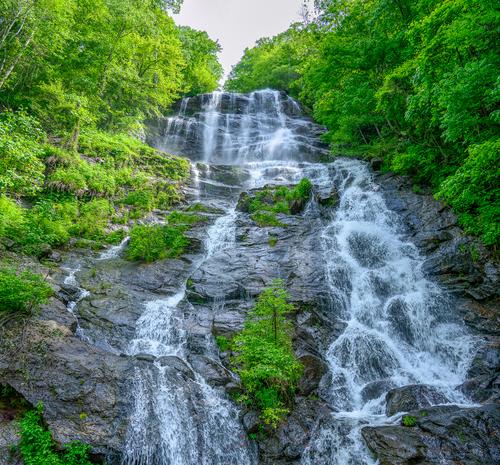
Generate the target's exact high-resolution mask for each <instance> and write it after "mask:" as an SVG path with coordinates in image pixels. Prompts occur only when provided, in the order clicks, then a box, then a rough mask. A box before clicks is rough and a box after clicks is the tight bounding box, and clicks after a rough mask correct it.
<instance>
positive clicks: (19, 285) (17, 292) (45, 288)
mask: <svg viewBox="0 0 500 465" xmlns="http://www.w3.org/2000/svg"><path fill="white" fill-rule="evenodd" d="M51 295H52V288H51V287H50V286H49V285H48V284H47V283H46V282H45V280H44V279H43V277H42V276H40V275H37V274H34V273H31V272H29V271H23V272H20V273H17V272H16V271H15V270H13V269H10V268H0V315H1V314H5V313H20V314H30V313H31V312H32V311H33V310H35V309H36V308H37V307H38V306H39V305H41V304H44V303H45V302H47V300H48V298H49V297H50V296H51Z"/></svg>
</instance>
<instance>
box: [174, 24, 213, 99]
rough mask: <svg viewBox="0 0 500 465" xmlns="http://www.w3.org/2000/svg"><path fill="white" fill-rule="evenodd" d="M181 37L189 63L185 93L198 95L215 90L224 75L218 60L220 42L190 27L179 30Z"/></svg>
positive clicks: (184, 53) (185, 56) (183, 49)
mask: <svg viewBox="0 0 500 465" xmlns="http://www.w3.org/2000/svg"><path fill="white" fill-rule="evenodd" d="M179 37H180V39H181V42H182V52H183V55H184V59H185V61H186V63H187V66H186V68H185V69H184V84H185V86H186V88H185V89H184V92H185V93H186V94H187V95H196V94H202V93H205V92H211V91H212V90H215V89H216V88H217V86H218V83H219V80H220V79H221V78H222V75H223V69H222V66H221V64H220V63H219V61H218V59H217V53H219V52H220V51H221V47H220V45H219V44H218V42H214V41H213V40H212V39H210V38H209V37H208V34H207V33H206V32H204V31H196V30H195V29H192V28H190V27H188V26H182V27H180V28H179Z"/></svg>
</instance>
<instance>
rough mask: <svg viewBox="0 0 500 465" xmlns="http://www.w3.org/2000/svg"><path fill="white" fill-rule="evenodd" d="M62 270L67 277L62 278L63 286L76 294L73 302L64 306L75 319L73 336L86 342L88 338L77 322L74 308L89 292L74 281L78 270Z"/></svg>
mask: <svg viewBox="0 0 500 465" xmlns="http://www.w3.org/2000/svg"><path fill="white" fill-rule="evenodd" d="M62 269H63V270H65V271H67V272H68V276H66V278H64V281H63V282H64V284H66V285H68V286H71V287H73V288H75V289H76V290H77V294H76V295H75V297H74V300H71V301H69V302H68V304H67V305H66V308H67V309H68V312H70V313H71V314H72V315H73V316H74V317H75V318H76V331H75V334H76V335H77V336H78V337H79V338H81V339H83V340H85V341H88V337H87V336H86V335H85V332H84V331H83V329H82V328H81V327H80V323H79V321H78V318H77V316H76V314H75V308H76V306H77V305H78V303H79V302H81V301H82V300H83V299H85V297H87V296H89V295H90V292H89V291H88V290H87V289H84V288H83V287H80V285H79V283H78V281H77V280H76V273H78V272H79V271H80V268H62Z"/></svg>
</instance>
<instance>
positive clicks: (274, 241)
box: [267, 236, 278, 247]
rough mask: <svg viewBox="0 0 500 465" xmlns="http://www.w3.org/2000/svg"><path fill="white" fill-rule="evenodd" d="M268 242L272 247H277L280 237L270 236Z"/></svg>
mask: <svg viewBox="0 0 500 465" xmlns="http://www.w3.org/2000/svg"><path fill="white" fill-rule="evenodd" d="M267 242H268V244H269V246H270V247H275V246H276V244H277V243H278V238H277V237H276V236H270V237H269V239H268V241H267Z"/></svg>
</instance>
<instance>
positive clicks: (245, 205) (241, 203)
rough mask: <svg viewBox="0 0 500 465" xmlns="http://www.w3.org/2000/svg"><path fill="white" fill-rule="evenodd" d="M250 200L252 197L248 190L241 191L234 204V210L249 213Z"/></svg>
mask: <svg viewBox="0 0 500 465" xmlns="http://www.w3.org/2000/svg"><path fill="white" fill-rule="evenodd" d="M251 202H252V197H251V196H250V195H249V194H248V192H242V193H241V194H240V198H239V199H238V203H237V204H236V210H237V211H239V212H243V213H250V203H251Z"/></svg>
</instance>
